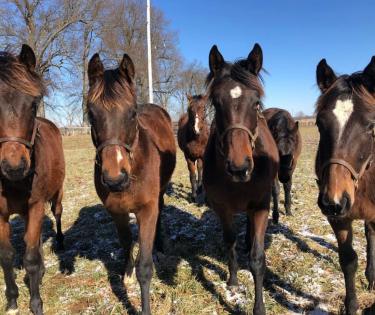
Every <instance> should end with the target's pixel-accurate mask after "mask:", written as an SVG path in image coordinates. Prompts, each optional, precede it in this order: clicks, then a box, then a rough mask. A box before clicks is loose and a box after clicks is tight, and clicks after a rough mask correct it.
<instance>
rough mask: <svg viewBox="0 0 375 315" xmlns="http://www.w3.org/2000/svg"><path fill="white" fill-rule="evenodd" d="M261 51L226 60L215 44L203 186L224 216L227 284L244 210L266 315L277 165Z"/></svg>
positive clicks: (232, 282) (233, 273) (258, 308)
mask: <svg viewBox="0 0 375 315" xmlns="http://www.w3.org/2000/svg"><path fill="white" fill-rule="evenodd" d="M262 60H263V54H262V50H261V47H260V46H259V45H258V44H256V45H255V46H254V48H253V50H252V51H251V52H250V54H249V56H248V57H247V59H244V60H239V61H237V62H236V63H234V64H231V63H227V62H226V61H225V60H224V58H223V56H222V55H221V54H220V52H219V51H218V49H217V47H216V45H215V46H213V47H212V48H211V51H210V55H209V65H210V74H209V75H208V77H207V84H208V86H209V97H210V99H211V102H212V104H213V106H214V107H215V118H214V122H213V125H212V128H211V133H210V137H209V140H208V144H207V148H206V152H205V157H204V168H203V184H204V188H205V190H206V196H207V200H208V203H209V204H210V205H211V206H212V208H213V209H214V211H215V212H216V213H217V214H218V216H219V217H220V219H221V222H222V225H223V231H224V241H225V243H226V246H227V250H228V256H229V280H228V285H229V286H236V285H238V280H237V269H238V265H237V257H236V249H235V247H236V235H235V233H234V231H233V224H232V223H233V214H234V213H236V212H238V211H246V212H247V214H248V230H247V235H246V241H247V244H248V248H249V251H250V270H251V272H252V274H253V277H254V281H255V305H254V314H257V315H259V314H265V308H264V302H263V288H262V287H263V279H264V272H265V267H266V265H265V252H264V235H265V232H266V228H267V222H268V212H269V208H270V200H271V189H272V183H273V181H274V180H275V177H276V174H277V170H278V167H279V155H278V151H277V147H276V144H275V141H274V139H273V138H272V135H271V133H270V131H269V129H268V127H267V122H266V121H265V119H264V117H263V115H262V114H261V112H260V110H261V98H262V96H263V94H264V92H263V88H262V85H261V82H260V80H259V72H260V70H261V68H262Z"/></svg>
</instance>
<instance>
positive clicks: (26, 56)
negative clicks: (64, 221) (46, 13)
mask: <svg viewBox="0 0 375 315" xmlns="http://www.w3.org/2000/svg"><path fill="white" fill-rule="evenodd" d="M35 60H36V59H35V55H34V52H33V51H32V49H31V48H30V47H29V46H27V45H23V46H22V50H21V53H20V55H19V56H18V57H15V56H13V55H11V54H8V53H0V183H1V184H0V262H1V266H2V268H3V271H4V279H5V284H6V290H5V295H6V297H7V306H6V310H7V312H9V313H14V314H15V313H17V311H18V310H17V308H18V307H17V298H18V287H17V284H16V282H15V277H14V273H13V259H14V254H15V253H14V250H13V248H12V245H11V242H10V235H11V230H10V224H9V216H10V215H12V214H14V213H17V214H19V215H21V216H22V217H24V218H25V221H26V231H25V238H24V239H25V243H26V251H25V256H24V259H23V266H24V268H25V269H26V279H25V280H26V282H27V284H28V287H29V290H30V309H31V311H32V312H33V314H37V315H40V314H43V303H42V300H41V297H40V292H39V285H40V283H41V281H42V277H43V274H44V263H43V249H42V241H41V230H42V223H43V219H44V211H45V209H44V208H45V204H46V203H47V202H51V204H52V211H53V213H54V215H55V217H56V223H57V246H58V248H62V245H63V235H62V233H61V213H62V205H61V199H62V194H63V181H64V176H65V163H64V155H63V148H62V141H61V135H60V132H59V129H58V128H57V127H56V126H55V125H54V124H52V123H51V122H50V121H48V120H46V119H42V118H36V111H37V104H38V102H39V100H40V98H41V97H42V96H43V94H44V91H45V89H44V86H43V83H42V80H41V78H40V77H39V76H38V75H37V74H36V73H35V71H34V69H35Z"/></svg>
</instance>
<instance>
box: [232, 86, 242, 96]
mask: <svg viewBox="0 0 375 315" xmlns="http://www.w3.org/2000/svg"><path fill="white" fill-rule="evenodd" d="M229 93H230V96H231V97H232V98H239V97H240V96H241V95H242V90H241V88H240V87H239V86H236V87H234V88H233V89H231V90H230V92H229Z"/></svg>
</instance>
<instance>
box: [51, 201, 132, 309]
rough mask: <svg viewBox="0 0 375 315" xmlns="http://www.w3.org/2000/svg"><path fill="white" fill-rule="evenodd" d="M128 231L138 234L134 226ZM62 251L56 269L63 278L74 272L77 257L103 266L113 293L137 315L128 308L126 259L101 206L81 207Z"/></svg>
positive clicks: (66, 233)
mask: <svg viewBox="0 0 375 315" xmlns="http://www.w3.org/2000/svg"><path fill="white" fill-rule="evenodd" d="M130 227H131V229H132V232H133V238H134V236H136V234H137V229H136V226H135V224H134V222H131V224H130ZM64 236H65V239H64V244H65V249H66V250H65V251H63V252H58V253H57V255H58V259H59V268H60V271H61V272H62V273H64V274H72V273H74V272H75V263H76V259H77V257H82V258H85V259H88V260H91V261H94V260H99V261H101V262H102V263H103V265H104V267H105V269H106V271H107V276H108V281H109V283H110V286H111V289H112V292H113V293H114V294H115V296H116V297H117V299H118V301H119V302H121V303H122V306H123V308H124V309H126V311H127V312H128V314H137V311H136V309H135V307H134V306H133V305H132V304H131V302H130V300H129V296H128V293H127V290H126V288H125V286H124V282H123V278H124V274H125V257H124V253H123V249H122V247H121V245H120V242H119V239H118V235H117V232H116V227H115V225H114V223H113V220H112V217H111V216H110V215H109V214H108V212H107V211H106V210H105V208H104V207H103V206H102V205H101V204H97V205H94V206H89V207H84V208H82V209H81V210H80V212H79V216H78V218H77V219H76V221H75V222H74V223H73V225H72V226H71V227H70V228H69V229H68V230H67V231H65V233H64Z"/></svg>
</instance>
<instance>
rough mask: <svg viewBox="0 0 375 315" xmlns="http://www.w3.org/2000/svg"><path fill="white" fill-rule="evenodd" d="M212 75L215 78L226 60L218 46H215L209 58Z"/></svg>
mask: <svg viewBox="0 0 375 315" xmlns="http://www.w3.org/2000/svg"><path fill="white" fill-rule="evenodd" d="M208 63H209V66H210V71H211V73H212V74H213V75H214V76H215V75H217V74H218V73H219V71H220V70H221V69H222V68H223V67H224V65H225V60H224V57H223V56H222V54H221V53H220V51H219V49H218V48H217V46H216V45H213V46H212V48H211V50H210V55H209V58H208Z"/></svg>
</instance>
